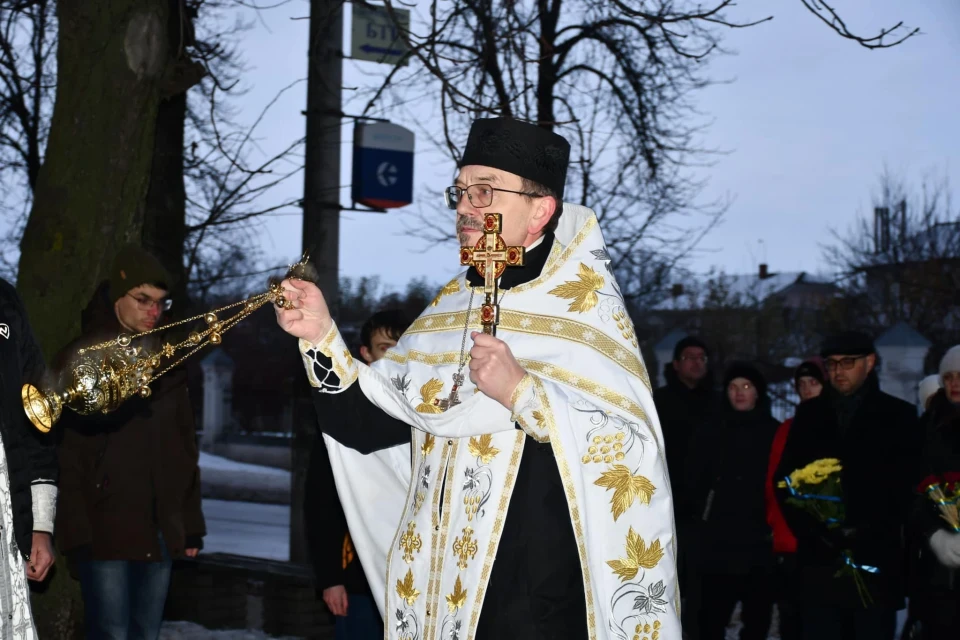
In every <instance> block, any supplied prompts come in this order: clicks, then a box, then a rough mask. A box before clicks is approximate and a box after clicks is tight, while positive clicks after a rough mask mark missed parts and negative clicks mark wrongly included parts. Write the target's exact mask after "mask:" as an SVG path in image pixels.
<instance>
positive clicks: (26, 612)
mask: <svg viewBox="0 0 960 640" xmlns="http://www.w3.org/2000/svg"><path fill="white" fill-rule="evenodd" d="M44 368H45V367H44V362H43V356H42V354H41V353H40V348H39V347H38V346H37V343H36V341H35V340H34V337H33V332H32V331H31V330H30V323H29V322H28V321H27V312H26V310H25V309H24V307H23V302H22V301H21V300H20V296H18V295H17V292H16V290H15V289H14V288H13V286H12V285H11V284H10V283H9V282H7V281H6V280H0V394H2V395H0V398H2V399H0V440H2V443H3V446H2V450H0V472H2V476H0V478H2V484H0V505H2V506H0V508H2V513H0V593H2V594H3V598H2V600H0V602H2V604H3V607H5V608H4V609H3V611H2V613H3V615H0V638H12V637H15V636H16V637H21V635H24V636H26V635H27V634H28V632H29V631H32V629H33V618H32V616H31V613H30V590H29V589H28V588H27V585H26V581H25V580H24V579H23V577H24V569H26V577H27V578H29V579H30V580H37V581H40V580H43V579H45V578H46V576H47V572H48V570H49V569H50V566H51V565H52V564H53V546H52V542H51V535H52V534H53V520H54V508H55V504H56V500H57V486H56V481H57V458H56V453H55V451H54V448H53V441H52V439H51V438H50V436H49V435H48V434H43V433H41V432H40V431H38V430H37V429H35V428H34V427H33V426H32V425H31V424H30V422H29V421H28V420H27V416H26V414H25V413H24V411H23V403H22V401H21V398H20V389H21V387H22V386H23V384H24V383H27V382H29V383H32V384H40V383H41V378H42V377H43V373H44ZM24 565H26V567H25V566H24Z"/></svg>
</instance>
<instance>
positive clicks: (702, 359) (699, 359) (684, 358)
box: [680, 356, 707, 363]
mask: <svg viewBox="0 0 960 640" xmlns="http://www.w3.org/2000/svg"><path fill="white" fill-rule="evenodd" d="M680 361H681V362H700V363H703V362H706V361H707V356H680Z"/></svg>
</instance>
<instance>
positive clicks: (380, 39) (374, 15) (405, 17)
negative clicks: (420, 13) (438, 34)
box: [350, 3, 410, 65]
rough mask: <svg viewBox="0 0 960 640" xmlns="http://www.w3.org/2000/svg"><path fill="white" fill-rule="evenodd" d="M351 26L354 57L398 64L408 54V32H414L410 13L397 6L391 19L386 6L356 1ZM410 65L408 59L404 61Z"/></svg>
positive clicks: (351, 47) (353, 5)
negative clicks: (411, 30)
mask: <svg viewBox="0 0 960 640" xmlns="http://www.w3.org/2000/svg"><path fill="white" fill-rule="evenodd" d="M351 7H352V20H351V28H350V57H352V58H354V59H357V60H369V61H370V62H382V63H384V64H392V65H397V64H399V63H400V59H401V58H402V57H403V55H404V54H405V53H407V51H408V48H407V43H406V41H405V40H404V38H403V35H402V34H403V33H404V32H409V31H410V12H409V11H407V10H406V9H394V10H393V15H394V17H395V18H396V20H397V22H398V23H399V27H398V25H397V23H394V21H393V20H392V19H391V18H390V13H389V12H388V11H387V9H386V7H381V6H372V5H368V4H367V5H363V4H358V3H353V4H352V5H351ZM403 64H404V65H406V64H407V63H406V61H405V60H404V62H403Z"/></svg>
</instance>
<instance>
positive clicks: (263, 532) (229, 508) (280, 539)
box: [203, 499, 290, 561]
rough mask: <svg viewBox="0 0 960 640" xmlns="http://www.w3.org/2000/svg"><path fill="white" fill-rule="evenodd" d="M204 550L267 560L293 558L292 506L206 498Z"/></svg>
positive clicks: (205, 551)
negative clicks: (291, 556) (291, 551)
mask: <svg viewBox="0 0 960 640" xmlns="http://www.w3.org/2000/svg"><path fill="white" fill-rule="evenodd" d="M203 516H204V518H205V519H206V521H207V536H206V537H205V538H204V540H203V552H204V553H232V554H236V555H240V556H250V557H254V558H265V559H267V560H282V561H286V560H289V559H290V506H289V505H283V504H259V503H256V502H227V501H225V500H210V499H205V500H204V501H203Z"/></svg>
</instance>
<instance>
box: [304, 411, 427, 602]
mask: <svg viewBox="0 0 960 640" xmlns="http://www.w3.org/2000/svg"><path fill="white" fill-rule="evenodd" d="M410 431H411V437H410V443H411V444H410V449H411V450H412V449H413V443H414V442H415V441H416V438H414V437H413V434H414V433H415V432H414V430H413V428H411V429H410ZM321 437H322V436H321ZM411 468H412V467H411ZM416 494H417V483H416V481H414V482H411V483H410V487H409V488H408V489H407V509H406V510H405V511H404V514H403V515H404V516H406V515H407V512H409V511H410V510H412V509H413V500H414V496H416ZM403 521H404V518H401V519H400V522H399V523H398V524H397V531H396V532H395V533H394V534H393V542H392V543H391V544H390V550H389V551H387V575H386V576H385V579H386V582H385V583H384V590H385V591H386V593H385V594H384V600H383V611H384V617H386V615H387V613H390V614H391V615H392V614H393V612H392V611H391V610H390V595H391V594H392V593H393V588H392V587H391V586H390V580H391V578H390V566H391V564H390V563H391V562H393V550H394V548H396V547H397V545H398V544H399V542H400V536H402V535H403ZM397 597H398V598H399V597H400V596H397Z"/></svg>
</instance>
